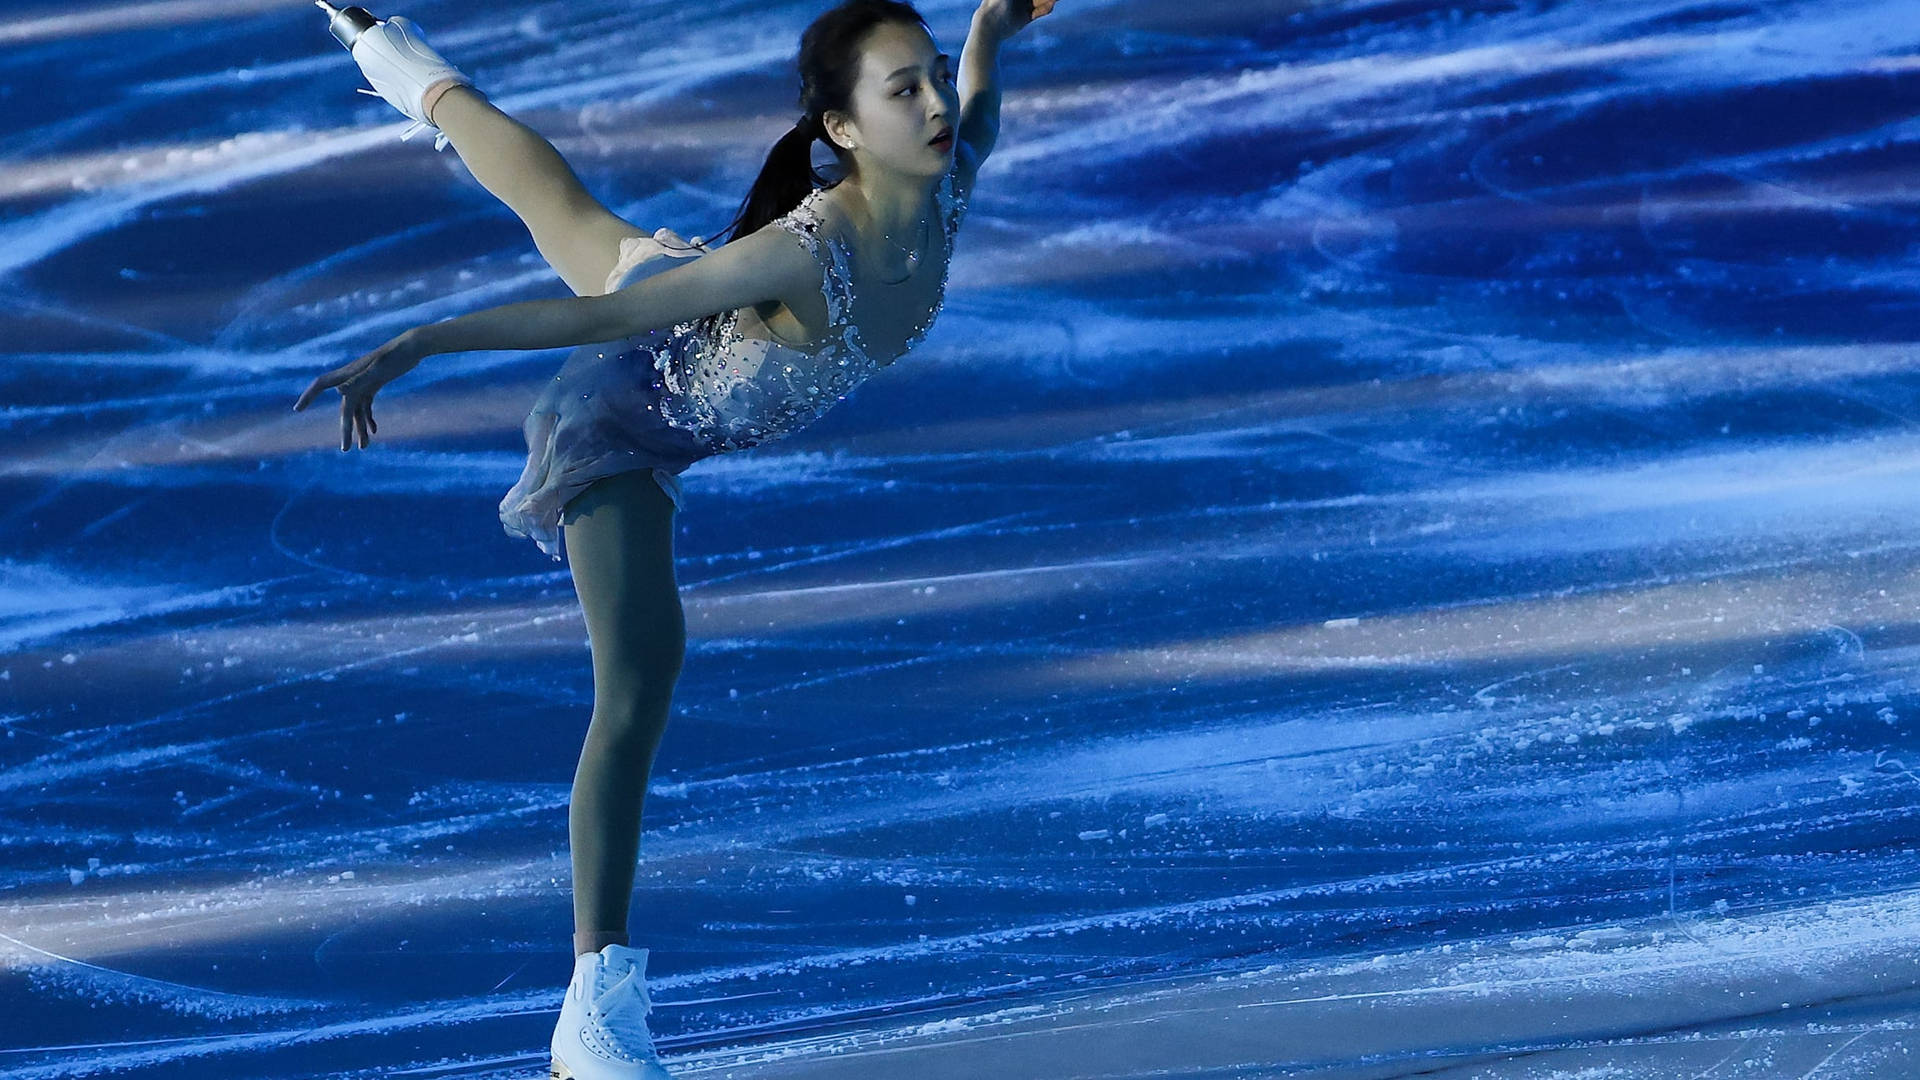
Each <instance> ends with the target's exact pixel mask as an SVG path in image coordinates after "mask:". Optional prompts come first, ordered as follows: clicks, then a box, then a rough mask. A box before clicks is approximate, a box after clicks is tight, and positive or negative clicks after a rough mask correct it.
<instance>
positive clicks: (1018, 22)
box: [954, 0, 1054, 162]
mask: <svg viewBox="0 0 1920 1080" xmlns="http://www.w3.org/2000/svg"><path fill="white" fill-rule="evenodd" d="M1053 4H1054V0H982V3H981V4H980V6H979V7H978V8H975V9H974V12H973V25H972V26H971V27H969V28H968V30H967V43H966V45H964V46H963V47H962V48H961V50H960V123H959V124H958V125H956V126H955V128H954V132H955V138H957V139H958V140H959V141H961V142H963V143H966V144H967V145H968V146H970V147H972V148H973V152H974V157H975V159H976V162H977V161H978V160H979V159H984V158H985V157H986V156H987V155H988V154H990V153H992V152H993V144H994V142H995V141H997V140H998V139H999V138H1000V46H1001V45H1003V44H1005V43H1006V40H1007V39H1008V38H1010V37H1012V36H1013V35H1015V34H1017V33H1019V32H1020V31H1021V30H1022V29H1024V28H1025V27H1026V26H1027V25H1028V24H1030V23H1032V22H1033V20H1035V19H1037V18H1039V17H1041V16H1042V15H1045V14H1046V13H1047V12H1049V11H1052V10H1053Z"/></svg>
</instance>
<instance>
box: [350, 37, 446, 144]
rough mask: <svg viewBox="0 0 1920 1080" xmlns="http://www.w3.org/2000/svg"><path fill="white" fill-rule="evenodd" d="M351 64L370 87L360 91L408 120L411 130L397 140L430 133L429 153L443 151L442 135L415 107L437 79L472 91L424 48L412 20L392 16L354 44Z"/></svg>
mask: <svg viewBox="0 0 1920 1080" xmlns="http://www.w3.org/2000/svg"><path fill="white" fill-rule="evenodd" d="M353 60H354V63H356V64H359V65H360V72H361V74H363V75H365V76H366V77H367V81H368V82H369V83H372V84H373V89H372V90H361V91H360V92H361V93H363V94H369V95H373V96H378V97H382V98H385V99H386V102H387V104H389V105H391V106H393V107H394V108H396V109H399V110H400V111H401V112H403V113H405V114H406V115H407V118H408V119H410V120H412V121H413V126H412V127H410V128H408V129H407V130H406V131H405V132H403V133H402V134H401V135H400V138H401V139H402V140H406V139H411V138H413V137H414V136H415V135H417V134H419V133H420V132H422V131H431V132H433V133H434V140H433V148H434V149H435V150H442V149H445V148H446V145H447V142H448V139H447V136H446V135H445V134H444V133H442V132H441V131H440V129H439V128H438V127H435V126H434V123H433V121H431V120H429V119H427V113H426V110H425V109H423V108H421V107H420V101H421V98H422V97H424V96H425V95H426V92H427V90H428V89H429V88H430V87H432V86H433V85H434V84H435V83H437V82H441V81H442V80H445V79H452V80H453V81H455V82H457V83H461V84H463V85H466V86H472V85H473V80H472V79H470V78H468V77H467V76H466V75H465V74H464V73H463V72H461V71H460V69H459V68H456V67H454V66H453V65H452V64H449V63H447V60H446V57H443V56H441V55H440V54H439V53H437V52H434V51H433V50H432V49H431V48H429V47H428V46H427V39H426V38H425V36H423V35H422V34H421V32H420V28H419V27H418V26H415V25H414V23H413V20H412V19H409V18H407V17H406V16H405V15H395V16H392V17H391V18H386V19H382V20H380V22H379V23H378V24H377V25H375V26H373V27H371V28H369V29H368V30H367V31H366V32H365V33H363V34H361V35H360V37H359V38H358V39H356V40H355V41H354V43H353Z"/></svg>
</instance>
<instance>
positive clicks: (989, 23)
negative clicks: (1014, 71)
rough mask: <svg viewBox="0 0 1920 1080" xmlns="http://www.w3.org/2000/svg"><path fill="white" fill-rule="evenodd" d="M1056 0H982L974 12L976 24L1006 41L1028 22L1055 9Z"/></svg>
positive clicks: (999, 39) (998, 38)
mask: <svg viewBox="0 0 1920 1080" xmlns="http://www.w3.org/2000/svg"><path fill="white" fill-rule="evenodd" d="M1053 2H1054V0H980V10H978V11H976V12H974V15H973V19H974V23H973V24H974V26H976V27H978V28H979V29H982V30H985V31H987V32H988V33H990V34H992V35H993V36H994V39H995V40H997V41H1005V40H1007V39H1008V38H1010V37H1012V36H1013V35H1015V34H1017V33H1019V32H1020V31H1021V30H1024V29H1025V28H1026V26H1027V24H1028V23H1031V22H1032V21H1033V20H1035V19H1037V18H1039V17H1040V16H1042V15H1045V14H1046V13H1047V12H1049V11H1052V10H1053Z"/></svg>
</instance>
